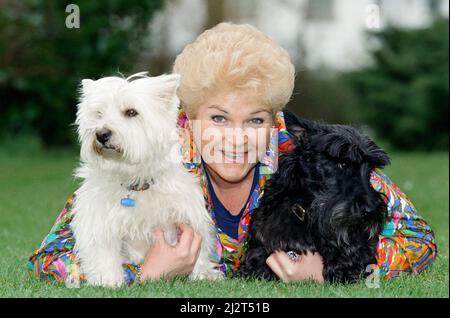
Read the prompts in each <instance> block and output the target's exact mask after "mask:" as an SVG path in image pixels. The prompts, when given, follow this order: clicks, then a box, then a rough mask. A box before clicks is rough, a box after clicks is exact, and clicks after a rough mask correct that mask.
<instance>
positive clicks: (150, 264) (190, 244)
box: [140, 224, 202, 281]
mask: <svg viewBox="0 0 450 318" xmlns="http://www.w3.org/2000/svg"><path fill="white" fill-rule="evenodd" d="M177 232H178V240H177V244H176V245H175V246H172V245H169V244H168V243H167V242H166V240H165V238H164V232H163V231H162V230H160V229H157V230H156V231H155V233H154V235H155V242H154V243H153V244H152V246H150V248H149V250H148V252H147V255H146V256H145V260H144V263H143V264H142V267H141V274H140V280H141V281H144V280H147V279H151V280H156V279H159V278H161V277H163V276H164V277H167V278H168V277H173V276H178V275H189V274H190V273H192V270H193V269H194V266H195V263H196V262H197V258H198V256H199V254H200V246H201V243H202V237H201V236H200V235H199V234H197V233H196V232H194V230H193V229H192V228H191V227H190V226H188V225H186V224H180V225H178V227H177Z"/></svg>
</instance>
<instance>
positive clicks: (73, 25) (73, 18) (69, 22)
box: [66, 3, 80, 29]
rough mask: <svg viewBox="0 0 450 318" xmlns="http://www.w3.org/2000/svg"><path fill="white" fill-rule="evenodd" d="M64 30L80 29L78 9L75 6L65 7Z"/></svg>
mask: <svg viewBox="0 0 450 318" xmlns="http://www.w3.org/2000/svg"><path fill="white" fill-rule="evenodd" d="M66 13H68V15H67V17H66V28H68V29H79V28H80V7H79V6H78V5H76V4H73V3H71V4H69V5H67V6H66Z"/></svg>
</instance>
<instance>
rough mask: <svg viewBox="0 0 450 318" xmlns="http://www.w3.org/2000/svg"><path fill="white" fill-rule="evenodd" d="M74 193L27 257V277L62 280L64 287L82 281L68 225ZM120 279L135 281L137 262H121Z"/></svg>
mask: <svg viewBox="0 0 450 318" xmlns="http://www.w3.org/2000/svg"><path fill="white" fill-rule="evenodd" d="M74 198H75V194H72V195H71V196H70V197H69V199H68V200H67V201H66V204H65V205H64V208H63V210H62V211H61V213H60V214H59V216H58V218H57V219H56V221H55V224H54V225H53V227H52V228H51V230H50V233H49V234H48V235H47V236H46V237H45V238H44V240H43V241H42V243H41V245H40V247H39V248H38V249H37V251H35V252H34V253H33V255H32V256H31V257H30V258H29V259H28V264H27V265H28V269H29V271H30V274H31V276H33V277H35V278H36V279H37V280H51V281H57V282H65V283H66V285H67V286H68V287H71V286H75V287H76V286H77V285H78V284H80V283H85V277H84V274H83V273H82V272H81V269H80V266H79V264H78V261H77V259H76V257H75V254H74V251H73V248H74V245H75V239H74V237H73V232H72V229H71V226H70V222H71V221H72V217H73V213H72V202H73V199H74ZM123 268H124V278H125V281H126V283H127V284H132V283H134V282H135V281H136V277H137V272H138V265H134V264H124V265H123Z"/></svg>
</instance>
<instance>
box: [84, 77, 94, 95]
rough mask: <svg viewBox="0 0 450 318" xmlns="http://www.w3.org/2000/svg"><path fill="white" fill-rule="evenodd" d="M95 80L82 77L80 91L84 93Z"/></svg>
mask: <svg viewBox="0 0 450 318" xmlns="http://www.w3.org/2000/svg"><path fill="white" fill-rule="evenodd" d="M94 82H95V81H93V80H91V79H87V78H86V79H83V80H81V91H82V93H83V94H86V93H88V92H89V90H90V89H91V88H92V85H93V84H94Z"/></svg>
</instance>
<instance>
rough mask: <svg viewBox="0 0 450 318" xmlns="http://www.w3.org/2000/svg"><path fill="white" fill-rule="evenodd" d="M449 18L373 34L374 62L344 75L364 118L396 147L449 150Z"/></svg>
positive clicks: (379, 134)
mask: <svg viewBox="0 0 450 318" xmlns="http://www.w3.org/2000/svg"><path fill="white" fill-rule="evenodd" d="M448 33H449V29H448V19H438V20H436V21H435V22H434V23H433V24H432V25H431V26H430V27H428V28H425V29H417V30H402V29H398V28H393V27H390V28H387V29H385V30H384V31H380V32H378V33H374V34H373V35H374V36H375V38H376V39H377V40H378V41H377V43H378V46H377V47H376V48H375V49H373V50H372V52H371V54H372V57H373V61H374V63H373V65H372V66H371V67H369V68H367V69H364V70H361V71H356V72H353V73H350V74H346V75H345V76H344V77H343V78H344V80H345V81H347V83H349V84H350V86H351V87H352V88H353V90H354V92H355V94H356V96H357V100H358V104H359V107H358V108H357V110H358V112H359V113H360V116H361V118H362V119H363V120H365V121H366V122H367V124H368V125H369V126H371V127H372V128H373V129H374V130H375V132H376V133H377V134H378V136H380V137H381V138H383V139H385V140H386V141H387V142H389V143H390V144H391V145H392V146H394V147H396V148H398V149H405V150H408V149H422V150H431V149H448V142H449V140H448V115H449V114H448V109H449V106H448V97H449V80H448V67H449V65H448V58H449V55H448V54H449V46H448V45H449V42H448V41H449V38H448V36H449V34H448Z"/></svg>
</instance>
